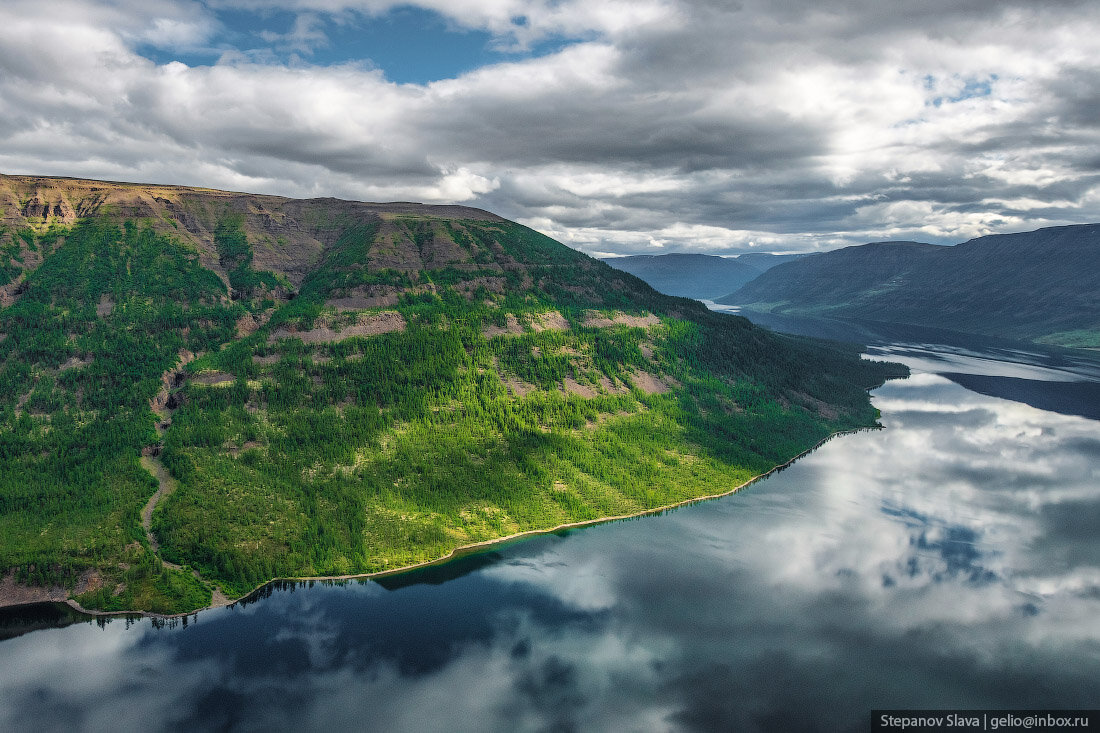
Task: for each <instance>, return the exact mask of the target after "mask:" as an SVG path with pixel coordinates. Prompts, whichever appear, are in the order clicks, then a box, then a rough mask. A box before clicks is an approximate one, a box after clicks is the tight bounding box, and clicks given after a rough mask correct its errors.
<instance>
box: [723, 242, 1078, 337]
mask: <svg viewBox="0 0 1100 733" xmlns="http://www.w3.org/2000/svg"><path fill="white" fill-rule="evenodd" d="M1097 292H1100V224H1082V225H1077V226H1066V227H1049V228H1046V229H1038V230H1036V231H1034V232H1022V233H1019V234H1000V235H991V236H988V237H980V238H978V239H973V240H971V241H969V242H964V243H962V244H958V245H955V246H953V247H937V246H933V245H930V244H918V243H915V242H880V243H875V244H866V245H861V246H858V247H846V248H844V249H840V250H835V251H833V252H825V253H821V254H814V255H809V256H807V257H804V258H802V259H799V260H797V261H795V262H788V263H785V264H782V265H779V266H777V267H775V268H773V269H771V270H769V271H768V272H766V273H764V274H763V275H761V276H760V277H759V278H757V279H756V280H754V281H752V282H750V283H748V284H747V285H745V286H743V287H742V288H741V289H740V290H738V291H736V292H734V293H732V294H731V295H729V296H727V297H724V298H720V299H719V302H720V303H727V304H732V305H742V306H746V307H748V308H750V309H752V310H758V311H764V312H769V313H777V314H789V315H798V316H827V317H831V318H856V319H865V320H873V321H880V322H887V323H905V324H913V325H918V326H928V327H935V328H944V329H950V330H954V331H961V332H964V333H977V334H984V335H987V336H997V337H1001V338H1008V339H1016V340H1028V341H1037V342H1040V343H1050V344H1058V345H1063V346H1086V347H1087V346H1091V347H1097V346H1100V297H1098V296H1097Z"/></svg>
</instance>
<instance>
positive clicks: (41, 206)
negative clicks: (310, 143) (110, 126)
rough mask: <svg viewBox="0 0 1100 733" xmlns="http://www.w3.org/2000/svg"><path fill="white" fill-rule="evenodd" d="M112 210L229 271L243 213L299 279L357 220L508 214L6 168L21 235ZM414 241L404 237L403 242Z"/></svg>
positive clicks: (259, 241) (260, 259) (257, 248)
mask: <svg viewBox="0 0 1100 733" xmlns="http://www.w3.org/2000/svg"><path fill="white" fill-rule="evenodd" d="M101 214H111V215H113V216H117V217H118V218H120V219H123V220H126V219H130V220H136V221H140V222H143V223H148V224H150V225H151V226H152V227H153V229H154V230H155V231H156V232H158V233H160V234H170V235H172V236H174V237H177V238H179V239H180V240H182V241H184V242H186V243H188V244H190V245H192V246H194V247H195V248H196V249H198V251H199V252H200V253H201V254H202V264H203V266H204V267H206V268H207V269H210V270H213V271H215V272H218V273H219V274H220V275H222V276H224V275H225V274H226V273H225V269H224V268H223V267H222V266H221V264H220V263H219V257H218V253H217V251H216V248H215V243H214V233H215V230H216V229H217V227H218V224H219V223H220V222H222V221H223V220H225V219H226V217H227V216H235V217H239V219H240V221H241V224H242V229H243V231H244V233H245V235H246V236H247V237H248V239H249V241H250V243H251V244H252V247H253V250H254V257H255V265H256V268H257V269H260V270H268V271H271V272H275V273H278V274H280V275H285V276H286V278H287V279H288V280H289V281H290V282H291V283H292V284H294V285H295V286H297V285H299V284H300V283H301V281H302V279H303V278H304V277H305V275H306V274H307V273H308V272H309V269H310V267H311V265H313V264H314V263H315V262H316V261H317V259H318V256H319V254H320V252H321V250H322V249H324V248H325V247H326V246H327V245H330V244H332V243H333V242H335V241H336V239H337V238H338V237H339V236H340V234H341V233H342V232H343V231H344V230H345V229H346V228H347V227H349V226H352V225H355V224H365V223H368V222H372V221H376V220H378V219H380V218H383V219H390V218H392V217H394V216H398V215H400V216H424V217H430V218H434V219H466V220H476V221H485V222H501V221H504V219H502V218H501V217H499V216H496V215H495V214H490V213H488V212H486V211H482V210H481V209H474V208H470V207H465V206H429V205H425V204H416V203H406V202H396V203H388V204H375V203H362V202H358V201H342V200H339V199H332V198H319V199H289V198H284V197H281V196H266V195H263V194H248V193H233V192H228V191H217V190H214V189H208V188H194V187H189V186H161V185H153V184H144V183H115V182H110V181H91V180H83V179H76V178H50V177H45V176H9V175H0V226H3V227H6V228H7V230H8V231H7V233H5V234H4V235H3V236H4V237H5V238H6V239H7V240H8V241H9V242H10V241H13V237H14V236H15V234H14V233H15V232H17V231H19V230H21V229H26V228H29V229H32V230H34V231H36V232H45V231H48V230H49V228H50V227H51V226H57V225H60V226H67V225H71V224H73V223H74V222H76V221H77V219H80V218H85V217H93V216H98V215H101ZM410 244H412V240H409V239H405V240H401V241H397V242H396V246H397V247H398V248H401V247H402V246H407V245H410Z"/></svg>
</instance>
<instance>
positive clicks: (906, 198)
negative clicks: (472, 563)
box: [0, 0, 1100, 252]
mask: <svg viewBox="0 0 1100 733" xmlns="http://www.w3.org/2000/svg"><path fill="white" fill-rule="evenodd" d="M417 5H419V6H420V7H424V8H428V9H431V10H435V11H437V12H439V13H441V14H442V15H443V16H445V17H446V18H447V19H448V20H449V22H451V23H453V24H454V25H455V26H456V27H461V28H477V29H482V30H488V31H490V32H491V33H493V34H495V35H496V37H497V38H498V41H499V42H500V43H502V44H505V45H508V44H512V45H517V46H518V47H522V46H523V45H524V44H529V43H533V42H535V41H537V40H538V39H541V38H547V37H551V36H567V37H581V38H585V39H586V40H584V41H582V42H578V43H573V44H571V45H567V46H566V47H565V48H563V49H562V50H561V51H559V52H556V53H551V54H549V55H546V56H543V57H540V58H522V59H519V60H517V61H515V62H512V63H504V64H496V65H492V66H485V67H482V68H479V69H475V70H473V71H471V72H469V73H466V74H463V75H459V76H457V77H456V78H453V79H447V80H442V81H438V82H433V83H431V84H428V85H398V84H393V83H390V82H388V81H386V79H385V77H384V75H383V72H382V71H381V70H378V69H372V68H369V67H368V66H366V65H363V64H356V63H346V64H342V65H337V66H316V65H309V64H308V63H305V62H302V61H301V60H299V61H298V62H296V63H295V64H294V65H293V66H287V65H284V64H280V63H277V62H275V61H272V60H270V59H267V58H266V57H265V56H263V55H257V54H255V53H252V52H249V51H248V49H236V50H234V49H232V48H226V50H225V52H224V54H223V55H222V59H221V61H220V62H218V63H217V64H215V65H214V66H211V67H189V66H186V65H183V64H180V63H169V64H164V65H157V64H155V63H153V62H152V61H150V60H148V59H146V58H143V57H142V56H141V55H139V53H138V51H139V50H140V49H141V47H142V46H143V45H153V46H156V47H159V48H163V49H173V48H176V49H186V48H199V47H204V46H205V45H209V44H213V43H220V44H223V45H224V43H226V40H225V37H222V36H219V35H218V33H219V32H220V30H219V29H220V28H221V26H220V21H219V19H218V16H217V12H218V11H219V10H220V9H225V8H236V9H241V8H253V9H256V10H257V12H260V11H263V12H269V11H270V10H271V9H272V8H281V9H285V10H290V11H293V12H295V13H298V16H297V18H298V20H297V22H296V23H295V25H294V26H293V27H292V28H291V30H290V32H288V33H280V34H275V35H272V34H271V32H270V31H266V32H267V34H268V40H269V42H270V43H272V44H274V45H278V46H281V47H283V48H285V49H292V50H296V51H297V52H300V53H303V54H306V58H308V54H309V53H310V51H311V50H313V49H316V48H318V47H319V46H320V45H323V44H325V43H328V42H329V41H328V39H327V38H326V37H325V35H324V33H323V30H322V20H323V19H325V18H329V19H337V20H338V21H339V22H350V21H349V20H348V19H349V18H350V17H353V16H355V14H358V16H357V17H360V18H362V17H365V16H369V15H379V14H382V13H385V12H386V11H388V10H390V9H392V8H393V7H395V6H396V4H395V3H393V2H390V0H356V1H355V2H352V1H351V0H281V1H280V2H276V3H266V2H265V3H258V2H255V3H254V2H250V1H249V0H235V1H232V2H231V1H230V0H221V1H220V2H211V3H206V4H199V3H194V2H190V1H189V0H178V1H175V2H173V1H171V0H157V1H156V2H141V3H139V2H137V0H112V1H107V0H102V1H100V2H96V1H94V0H62V2H60V3H57V4H51V5H50V6H49V7H48V8H47V7H46V6H44V5H42V4H41V3H30V2H26V1H25V0H13V1H12V2H9V3H5V4H4V6H3V7H0V71H2V74H0V141H2V142H3V145H2V146H0V150H2V151H3V152H2V153H0V166H3V169H4V170H5V171H9V172H26V173H42V174H55V175H65V174H69V175H83V176H90V177H104V178H115V179H118V178H122V179H146V180H149V179H155V180H158V181H160V182H168V183H187V184H203V185H210V186H225V187H233V188H236V189H246V190H258V191H262V192H272V193H281V194H284V195H337V196H345V197H354V198H386V199H394V198H399V199H421V200H425V201H450V200H453V201H464V202H468V203H472V204H474V205H479V206H483V207H485V208H489V209H491V210H494V211H496V212H498V213H501V214H503V215H505V216H509V217H512V218H516V219H518V220H522V221H525V222H529V223H532V224H536V225H537V226H538V228H540V229H541V230H543V231H545V232H547V233H549V234H551V235H552V236H556V237H558V238H560V239H562V241H566V242H568V243H570V244H573V245H575V246H579V247H582V248H584V249H586V250H588V251H601V252H606V251H613V252H638V251H673V250H676V251H685V250H687V251H690V250H698V251H732V250H736V249H739V248H741V249H745V248H748V247H750V246H751V245H752V244H754V243H755V245H756V246H757V247H760V246H766V247H767V248H768V249H770V250H791V249H805V250H810V249H820V248H828V247H832V246H838V245H842V244H847V243H857V242H860V241H869V240H870V239H881V238H884V237H892V236H905V237H916V238H931V239H935V240H938V241H954V240H958V239H964V238H967V237H970V236H975V235H977V234H985V233H990V232H995V231H1003V230H1006V229H1013V230H1018V229H1021V228H1028V227H1029V226H1032V225H1034V226H1041V225H1045V224H1054V223H1070V222H1075V221H1084V220H1095V219H1098V218H1100V201H1098V199H1097V196H1096V194H1095V191H1096V190H1098V189H1097V185H1098V176H1097V173H1098V171H1097V166H1098V165H1100V163H1098V161H1100V95H1098V94H1097V93H1096V91H1095V90H1096V88H1098V83H1100V69H1097V66H1096V63H1095V61H1094V59H1095V58H1100V33H1096V32H1093V31H1095V30H1100V8H1097V7H1096V6H1095V5H1092V4H1077V5H1074V4H1073V3H1069V4H1068V5H1067V4H1064V3H1058V4H1053V3H1052V4H1050V5H1049V6H1038V5H1034V4H1031V3H1028V4H1023V3H1020V4H1015V5H1012V4H998V5H990V4H987V3H962V4H959V3H948V2H946V0H942V1H941V0H923V1H922V2H917V3H913V4H911V5H910V6H907V13H908V16H907V17H901V16H900V15H899V14H898V13H897V12H896V11H887V10H885V9H883V8H882V7H879V6H877V5H873V4H872V5H868V4H867V3H861V2H852V3H849V4H847V5H833V6H830V7H829V8H828V9H819V8H817V6H812V7H811V6H810V4H807V7H804V8H803V7H798V4H797V3H794V4H791V6H790V7H789V8H786V9H785V8H780V7H776V6H774V4H771V3H764V2H762V1H759V2H758V1H754V0H746V1H745V2H744V3H742V4H741V5H740V6H737V7H735V6H732V5H731V6H726V5H722V4H717V5H712V4H708V3H706V2H704V1H703V0H698V1H691V0H678V1H674V0H652V1H650V2H643V3H619V2H605V3H580V2H573V1H570V2H549V0H534V1H530V2H524V1H523V0H493V1H492V2H488V3H479V4H477V5H476V6H470V5H469V4H468V3H458V2H455V1H454V0H424V2H420V3H417ZM349 14H351V15H349ZM261 15H262V12H261Z"/></svg>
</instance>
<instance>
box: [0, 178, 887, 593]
mask: <svg viewBox="0 0 1100 733" xmlns="http://www.w3.org/2000/svg"><path fill="white" fill-rule="evenodd" d="M0 227H2V229H0V252H2V253H3V257H2V258H0V462H2V465H3V468H4V470H3V472H2V473H0V573H2V577H3V582H2V585H0V594H2V595H0V603H4V604H13V603H21V602H28V601H34V600H47V599H56V600H62V599H64V600H70V601H72V602H74V603H77V604H79V605H80V606H82V607H84V608H87V609H94V610H98V611H104V612H111V611H118V612H121V611H145V612H152V613H158V614H178V613H184V612H188V611H193V610H195V609H199V608H203V607H206V606H209V605H210V604H211V603H219V602H228V601H230V600H232V599H236V598H240V597H241V596H243V595H245V594H247V593H248V592H250V591H251V590H253V589H254V588H256V587H257V586H258V585H261V584H263V583H265V582H267V581H269V580H271V579H273V578H303V577H323V576H348V575H354V574H366V573H378V572H387V571H393V570H395V569H399V568H404V567H408V566H412V565H416V564H420V563H424V562H430V561H432V560H435V559H438V558H440V557H444V556H447V555H448V554H449V553H452V552H453V551H454V550H455V549H456V548H461V547H466V546H470V545H474V544H477V543H482V542H488V541H493V540H497V539H499V538H502V537H507V536H512V535H515V534H517V533H523V532H532V531H544V530H548V529H551V528H554V527H558V526H561V525H565V524H572V523H577V522H590V521H597V520H599V519H601V518H606V517H618V516H626V515H633V514H638V513H644V512H647V511H653V510H655V509H658V508H661V507H665V506H669V505H673V504H677V503H680V502H684V501H690V500H692V499H696V498H700V497H703V496H710V495H714V494H715V493H716V487H718V489H719V490H720V491H728V490H733V489H735V488H736V487H738V486H740V485H743V484H744V483H745V482H746V481H749V480H751V479H752V478H754V477H756V476H759V475H761V474H763V473H765V472H767V471H769V470H771V469H772V468H774V467H775V466H778V465H782V464H784V463H786V462H788V461H790V460H791V459H792V458H793V457H795V456H797V455H799V454H801V453H802V452H804V451H805V450H807V449H809V448H810V447H812V446H814V445H816V444H817V443H819V442H820V441H822V440H823V439H825V438H826V437H828V436H829V435H832V434H834V433H837V432H839V431H846V430H852V429H858V428H863V427H870V426H874V425H875V424H876V419H877V412H876V410H875V409H874V408H873V407H872V406H871V404H870V402H869V400H868V396H867V392H866V391H867V390H868V389H869V388H872V387H875V386H877V385H879V384H881V383H882V382H883V381H884V380H885V379H887V378H888V377H891V376H901V375H903V374H905V373H906V372H905V369H904V368H903V367H900V366H899V365H891V364H884V363H876V362H869V361H866V360H861V359H860V357H859V353H858V350H857V349H856V347H848V346H841V345H838V344H826V343H823V342H819V341H813V340H809V339H804V338H799V337H791V336H781V335H777V334H773V333H770V332H768V331H765V330H763V329H761V328H758V327H756V326H753V325H752V324H751V323H749V322H748V321H747V320H745V319H743V318H739V317H734V316H729V315H725V314H719V313H712V312H710V311H708V310H707V309H706V308H704V307H703V306H702V305H701V304H699V303H698V302H696V301H692V300H687V299H683V298H674V297H668V296H665V295H661V294H659V293H657V292H656V291H654V290H653V289H651V288H650V287H649V286H647V285H646V284H645V283H644V282H642V281H641V280H639V279H637V278H635V277H633V276H631V275H629V274H627V273H624V272H621V271H617V270H614V269H612V268H611V267H609V266H608V265H606V264H604V263H601V262H599V261H597V260H594V259H591V258H589V257H587V256H586V255H583V254H581V253H579V252H577V251H574V250H572V249H570V248H568V247H566V246H564V245H562V244H560V243H558V242H555V241H553V240H551V239H549V238H547V237H545V236H543V235H541V234H538V233H537V232H535V231H533V230H531V229H528V228H526V227H524V226H521V225H519V224H516V223H514V222H511V221H508V220H505V219H503V218H501V217H498V216H495V215H493V214H490V213H487V212H485V211H481V210H478V209H471V208H465V207H460V206H425V205H420V204H411V203H390V204H366V203H357V202H349V201H340V200H336V199H311V200H293V199H286V198H280V197H276V196H263V195H248V194H238V193H227V192H221V191H213V190H208V189H196V188H185V187H174V186H153V185H138V184H122V183H108V182H101V181H87V180H75V179H59V178H43V177H29V176H0Z"/></svg>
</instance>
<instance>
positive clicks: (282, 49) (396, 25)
mask: <svg viewBox="0 0 1100 733" xmlns="http://www.w3.org/2000/svg"><path fill="white" fill-rule="evenodd" d="M210 13H211V16H212V18H213V19H214V20H215V21H216V27H215V31H214V33H213V34H212V35H211V36H210V37H209V38H208V39H206V43H205V44H204V45H203V46H202V47H184V48H179V47H173V46H166V47H162V46H158V45H155V44H153V43H148V42H147V43H143V44H140V45H138V46H137V47H136V48H135V50H136V51H137V52H138V53H140V54H141V55H142V56H145V57H146V58H149V59H151V60H153V61H155V62H157V63H158V64H165V63H168V62H171V61H180V62H182V63H184V64H187V65H188V66H209V65H213V64H217V63H218V62H219V60H220V59H221V58H222V57H223V56H224V55H225V54H226V53H230V54H244V55H246V56H250V57H252V58H255V59H257V60H260V61H262V62H264V63H269V64H286V65H296V66H304V65H318V66H332V65H336V64H357V65H363V66H365V67H367V68H374V69H378V70H380V71H381V72H382V73H383V74H384V75H385V78H386V79H387V80H389V81H392V82H397V83H400V84H426V83H428V82H432V81H439V80H441V79H453V78H455V77H458V76H461V75H462V74H463V73H466V72H469V71H473V70H475V69H477V68H479V67H482V66H488V65H491V64H497V63H502V62H515V61H520V60H523V59H529V58H535V57H539V56H544V55H547V54H552V53H556V52H558V51H560V50H561V49H562V48H564V47H565V46H567V45H569V44H570V43H574V42H578V41H580V40H583V39H581V38H569V37H564V36H553V37H550V38H546V39H542V40H539V41H538V42H535V43H531V44H528V45H525V46H523V47H517V46H516V45H515V44H514V43H508V42H507V41H505V40H503V39H500V38H498V37H497V36H496V35H494V34H493V33H491V32H489V31H488V30H485V29H478V28H468V27H462V26H460V25H459V24H457V23H455V22H454V21H452V20H449V19H448V18H447V17H446V16H444V15H442V14H440V13H439V12H437V11H435V10H431V9H427V8H420V7H415V6H411V5H404V6H398V7H394V8H391V9H389V10H387V11H386V12H384V13H380V14H377V15H371V14H367V13H361V12H345V13H341V14H338V15H335V16H334V15H330V14H321V13H300V12H294V11H291V10H287V9H278V8H277V9H257V8H243V9H233V8H221V9H213V10H211V11H210ZM515 21H516V22H517V23H518V24H520V25H522V17H519V18H516V19H515Z"/></svg>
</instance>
